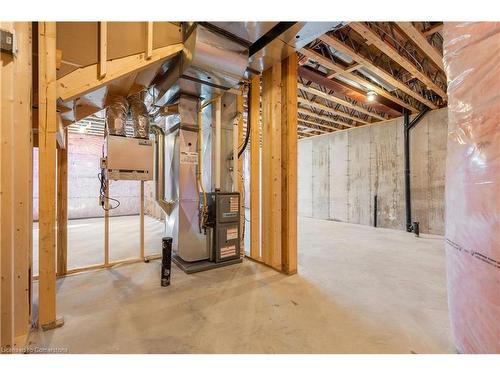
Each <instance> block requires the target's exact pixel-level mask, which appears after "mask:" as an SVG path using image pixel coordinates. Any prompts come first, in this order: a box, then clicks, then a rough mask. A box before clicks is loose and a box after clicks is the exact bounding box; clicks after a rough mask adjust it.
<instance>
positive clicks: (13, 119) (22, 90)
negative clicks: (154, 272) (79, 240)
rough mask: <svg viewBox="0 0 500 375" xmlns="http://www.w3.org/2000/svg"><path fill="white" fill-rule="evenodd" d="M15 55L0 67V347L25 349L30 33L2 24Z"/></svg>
mask: <svg viewBox="0 0 500 375" xmlns="http://www.w3.org/2000/svg"><path fill="white" fill-rule="evenodd" d="M0 28H2V29H3V30H8V31H10V32H12V33H14V35H15V36H16V41H17V47H18V50H17V53H16V54H15V55H10V54H8V53H4V52H2V53H1V60H2V64H1V65H0V102H1V110H0V191H1V194H0V233H1V234H0V276H1V277H0V280H1V281H0V296H1V298H0V347H2V349H3V350H5V352H8V351H9V350H10V349H11V348H13V347H17V348H22V347H24V346H25V345H26V344H27V338H28V334H29V329H30V326H31V263H32V249H33V242H32V233H33V232H32V228H33V227H32V225H33V224H32V223H33V180H32V170H33V159H32V147H33V144H32V142H33V140H32V118H31V116H32V104H31V92H32V28H31V22H1V23H0Z"/></svg>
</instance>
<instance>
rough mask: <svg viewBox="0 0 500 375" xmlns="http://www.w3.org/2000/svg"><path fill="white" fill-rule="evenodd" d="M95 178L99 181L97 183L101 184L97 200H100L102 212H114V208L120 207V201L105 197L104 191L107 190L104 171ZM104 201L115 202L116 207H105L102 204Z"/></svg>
mask: <svg viewBox="0 0 500 375" xmlns="http://www.w3.org/2000/svg"><path fill="white" fill-rule="evenodd" d="M97 178H98V179H99V182H100V183H101V187H100V190H99V198H100V200H101V206H102V209H103V210H104V211H111V210H114V209H115V208H118V206H120V201H119V200H118V199H115V198H111V197H108V196H107V195H106V191H107V190H108V184H107V183H106V179H105V178H104V170H101V172H99V173H98V174H97ZM105 199H108V200H110V201H113V202H116V206H109V207H106V205H105V204H104V203H103V202H104V200H105Z"/></svg>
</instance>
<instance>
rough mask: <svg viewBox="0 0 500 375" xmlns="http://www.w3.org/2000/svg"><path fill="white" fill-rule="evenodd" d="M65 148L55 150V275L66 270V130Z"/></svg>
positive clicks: (66, 129) (65, 133)
mask: <svg viewBox="0 0 500 375" xmlns="http://www.w3.org/2000/svg"><path fill="white" fill-rule="evenodd" d="M64 139H65V142H64V143H65V145H66V147H65V148H58V149H57V275H58V276H62V275H65V274H66V272H67V270H68V147H69V144H68V143H69V142H68V128H65V129H64Z"/></svg>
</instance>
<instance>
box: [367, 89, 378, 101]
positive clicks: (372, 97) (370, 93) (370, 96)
mask: <svg viewBox="0 0 500 375" xmlns="http://www.w3.org/2000/svg"><path fill="white" fill-rule="evenodd" d="M376 96H377V93H376V92H375V91H368V93H367V94H366V99H367V100H368V101H369V102H373V101H374V100H375V97H376Z"/></svg>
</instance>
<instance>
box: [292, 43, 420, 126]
mask: <svg viewBox="0 0 500 375" xmlns="http://www.w3.org/2000/svg"><path fill="white" fill-rule="evenodd" d="M332 39H333V38H332ZM325 43H326V42H325ZM302 51H303V53H307V56H308V57H310V58H311V59H312V60H315V61H317V62H319V63H320V64H321V65H323V66H324V67H326V68H328V69H330V70H333V71H334V72H335V73H338V74H329V75H328V78H329V79H331V78H333V77H335V76H336V75H341V76H344V77H345V78H348V79H350V80H351V81H354V82H356V83H358V84H360V85H362V86H365V87H368V88H369V89H370V90H375V87H377V86H375V85H373V84H372V83H371V82H370V81H369V80H368V79H366V78H361V77H360V76H357V75H355V74H353V73H352V72H351V71H352V70H356V69H358V68H360V67H361V66H362V64H360V63H359V62H356V64H355V69H351V68H345V67H343V66H342V65H340V64H337V63H336V62H334V61H332V60H330V59H328V58H326V57H324V56H322V55H320V54H319V53H317V52H315V51H313V50H308V49H302V50H301V52H302ZM377 88H378V87H377ZM380 90H381V89H380ZM382 91H384V92H386V91H385V90H382ZM383 96H384V97H386V98H387V99H389V100H392V101H393V102H395V103H397V104H399V105H400V106H402V107H406V108H408V109H411V110H415V111H416V110H417V109H416V108H413V107H410V106H409V105H408V104H406V103H405V102H404V101H402V100H401V99H399V98H396V97H395V96H393V95H391V94H390V93H388V92H386V94H385V95H383ZM364 100H366V94H364ZM379 119H380V118H379ZM382 120H385V118H382Z"/></svg>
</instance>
